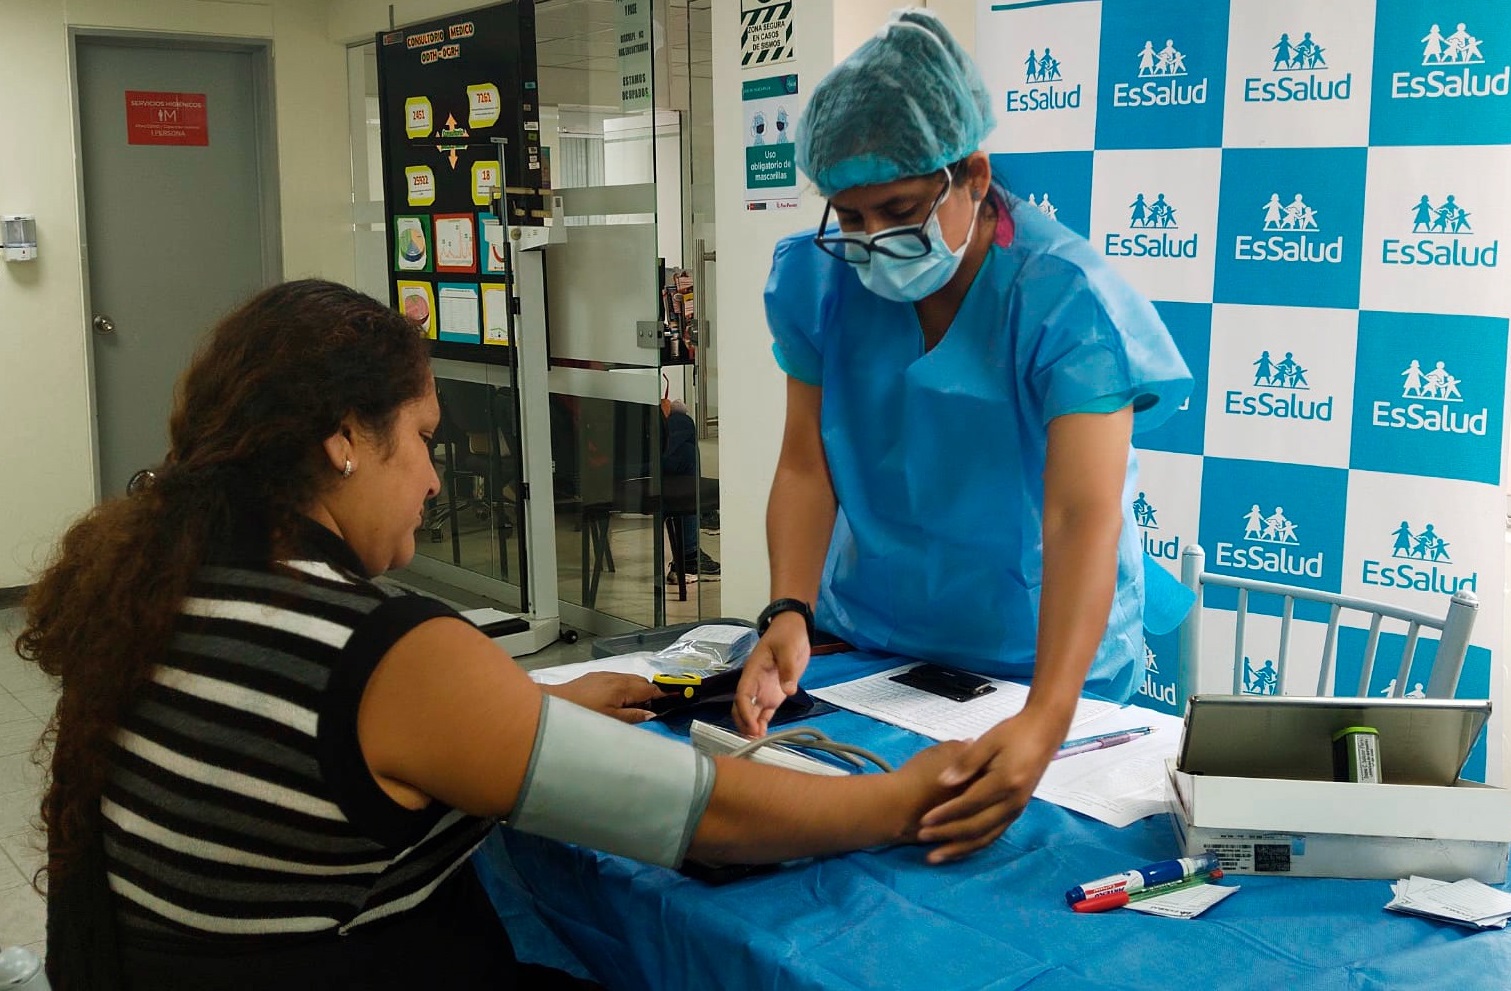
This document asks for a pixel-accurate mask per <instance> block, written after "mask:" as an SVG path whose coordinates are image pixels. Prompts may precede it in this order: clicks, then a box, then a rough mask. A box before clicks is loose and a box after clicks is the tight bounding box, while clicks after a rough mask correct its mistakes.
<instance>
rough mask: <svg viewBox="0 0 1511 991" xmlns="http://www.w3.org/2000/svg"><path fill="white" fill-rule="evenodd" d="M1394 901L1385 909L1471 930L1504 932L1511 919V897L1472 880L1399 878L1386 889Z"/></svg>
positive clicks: (1509, 894)
mask: <svg viewBox="0 0 1511 991" xmlns="http://www.w3.org/2000/svg"><path fill="white" fill-rule="evenodd" d="M1390 889H1391V890H1392V891H1394V892H1395V897H1394V898H1393V899H1391V901H1390V904H1388V905H1386V906H1385V907H1386V908H1388V909H1391V910H1393V911H1396V912H1405V913H1407V914H1408V915H1420V916H1423V917H1424V918H1428V919H1437V920H1438V921H1439V922H1452V923H1453V924H1454V925H1458V926H1468V927H1469V928H1471V929H1504V928H1506V920H1508V919H1511V893H1507V892H1505V891H1502V890H1501V889H1499V888H1492V887H1490V885H1488V884H1484V883H1482V882H1479V881H1475V880H1473V879H1469V878H1466V879H1465V880H1462V881H1454V882H1452V883H1449V882H1447V881H1438V880H1434V879H1433V878H1430V877H1417V876H1415V875H1413V876H1412V877H1407V878H1402V879H1401V880H1399V881H1397V882H1396V883H1395V884H1393V885H1391V886H1390Z"/></svg>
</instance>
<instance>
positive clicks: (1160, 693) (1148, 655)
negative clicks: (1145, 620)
mask: <svg viewBox="0 0 1511 991" xmlns="http://www.w3.org/2000/svg"><path fill="white" fill-rule="evenodd" d="M1158 674H1159V665H1158V664H1157V663H1155V659H1154V648H1152V647H1150V646H1149V642H1148V641H1147V640H1146V641H1145V642H1144V683H1143V684H1142V685H1140V686H1139V689H1138V693H1139V694H1140V695H1142V696H1144V697H1145V698H1149V699H1153V700H1154V701H1156V702H1163V703H1164V704H1165V705H1168V706H1172V707H1173V706H1174V705H1175V682H1173V681H1167V682H1165V683H1164V684H1163V685H1161V684H1159V683H1158V682H1156V681H1155V680H1154V678H1155V676H1156V675H1158Z"/></svg>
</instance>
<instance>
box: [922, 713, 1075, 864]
mask: <svg viewBox="0 0 1511 991" xmlns="http://www.w3.org/2000/svg"><path fill="white" fill-rule="evenodd" d="M1068 723H1069V720H1068V719H1066V718H1062V717H1060V716H1059V715H1055V714H1043V713H1040V712H1038V711H1032V710H1029V709H1024V710H1023V711H1022V712H1020V713H1019V714H1018V715H1016V716H1014V717H1012V718H1011V719H1004V720H1003V721H1002V722H1000V723H998V724H997V725H996V726H993V727H992V728H991V729H990V730H988V731H987V732H986V733H983V734H982V735H981V736H980V737H979V738H978V739H977V740H976V741H975V742H974V743H972V744H971V745H970V746H969V747H968V748H967V749H966V751H965V753H964V754H962V755H961V756H960V757H959V758H958V759H956V761H955V762H954V763H953V764H951V765H950V767H949V768H948V769H947V770H946V771H945V772H944V773H943V774H942V775H940V777H939V783H940V785H941V786H943V787H945V788H954V787H959V786H960V785H963V784H968V785H969V786H968V787H967V788H966V789H965V791H964V792H963V793H962V794H960V795H959V796H958V797H956V798H952V799H950V800H949V801H948V802H945V803H943V804H941V805H938V806H935V807H934V809H932V810H931V811H930V812H929V813H928V814H927V815H925V816H924V817H923V827H924V828H923V829H922V830H921V831H920V832H919V834H918V839H919V841H920V842H923V843H936V844H939V845H938V846H937V847H936V848H935V849H933V850H931V851H929V856H928V860H929V863H931V864H942V863H945V862H947V861H951V860H958V859H959V858H961V857H964V856H966V855H967V854H971V853H975V852H976V851H977V850H979V849H981V848H982V847H984V846H986V845H988V844H990V843H991V842H993V841H994V840H996V839H997V837H999V836H1001V835H1002V834H1003V832H1005V831H1006V830H1007V827H1008V826H1010V825H1012V823H1013V820H1015V819H1017V818H1018V816H1019V814H1020V813H1022V811H1023V807H1024V806H1025V805H1027V804H1028V800H1029V799H1030V798H1031V797H1033V793H1034V788H1036V787H1037V786H1038V784H1039V779H1040V778H1041V777H1043V776H1044V769H1045V768H1046V767H1048V766H1049V762H1050V761H1051V760H1052V759H1054V755H1055V751H1057V750H1058V749H1059V748H1060V744H1061V742H1062V741H1063V740H1064V739H1065V733H1066V730H1067V729H1069V725H1068Z"/></svg>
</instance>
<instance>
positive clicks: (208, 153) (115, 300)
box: [77, 37, 280, 497]
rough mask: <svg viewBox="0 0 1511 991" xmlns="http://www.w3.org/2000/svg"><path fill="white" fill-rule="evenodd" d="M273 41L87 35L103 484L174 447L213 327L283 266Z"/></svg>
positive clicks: (82, 114)
mask: <svg viewBox="0 0 1511 991" xmlns="http://www.w3.org/2000/svg"><path fill="white" fill-rule="evenodd" d="M265 58H266V56H265V54H264V53H263V52H262V51H245V50H243V51H236V50H227V49H218V48H214V47H195V46H189V45H180V44H177V43H171V42H166V41H165V42H156V43H141V42H126V41H121V40H112V39H104V38H85V37H81V38H79V39H78V59H77V66H78V85H79V103H78V106H79V127H80V138H81V142H82V147H81V152H82V158H83V163H82V164H83V175H84V216H85V233H86V240H85V253H84V258H85V263H86V271H87V275H88V280H89V295H90V308H91V311H92V312H91V313H90V317H91V320H92V330H91V339H92V344H93V349H94V390H95V416H96V421H97V422H96V431H97V437H98V442H99V459H100V460H99V467H100V492H101V495H102V496H104V497H110V496H114V495H119V494H121V493H123V492H124V491H125V489H126V483H127V482H128V481H129V479H130V478H131V476H132V474H134V473H135V472H136V471H137V470H139V469H141V468H147V467H151V466H152V465H156V464H158V463H159V462H161V461H162V459H163V455H164V454H165V453H166V452H167V449H168V435H167V424H168V414H169V410H170V408H171V406H172V402H173V386H174V383H175V381H176V380H177V378H178V376H179V374H180V373H181V372H182V371H183V369H184V367H185V366H186V365H187V364H188V361H189V358H190V357H191V356H192V354H193V353H194V350H195V348H196V346H197V345H198V343H199V342H200V340H201V339H202V337H203V335H204V333H205V332H206V331H207V330H208V329H209V328H210V327H211V326H212V325H213V324H214V323H215V321H216V320H217V319H219V318H220V317H221V316H222V315H224V314H225V313H226V312H228V311H229V310H230V309H232V308H233V307H234V306H235V305H236V304H238V303H239V302H241V301H242V300H243V299H245V298H246V297H247V296H249V295H250V294H252V293H253V292H255V291H257V290H258V289H261V288H262V287H264V286H266V285H268V284H269V283H271V282H273V281H275V280H276V279H277V278H278V277H279V268H280V265H279V261H278V258H277V252H276V247H275V244H276V242H275V239H274V238H273V237H271V236H270V234H271V232H273V231H275V230H276V226H277V222H276V209H275V208H273V207H272V203H271V201H272V200H273V198H274V196H275V194H274V193H273V192H272V191H273V190H276V184H275V183H276V181H275V179H274V177H273V176H272V175H271V174H270V170H271V166H272V163H273V161H274V159H273V156H272V155H271V154H270V152H271V148H270V147H268V144H269V141H268V139H267V137H266V135H267V133H268V127H267V122H268V119H269V115H268V113H267V100H266V73H265V71H264V66H265V64H266V63H265Z"/></svg>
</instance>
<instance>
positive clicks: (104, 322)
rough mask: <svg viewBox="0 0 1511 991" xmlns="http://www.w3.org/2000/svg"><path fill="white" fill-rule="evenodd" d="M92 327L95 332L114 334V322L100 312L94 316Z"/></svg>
mask: <svg viewBox="0 0 1511 991" xmlns="http://www.w3.org/2000/svg"><path fill="white" fill-rule="evenodd" d="M94 329H95V333H97V334H114V333H115V322H114V321H113V320H111V319H110V318H109V317H107V316H105V315H104V314H103V313H102V314H100V315H99V316H97V317H95V318H94Z"/></svg>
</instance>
